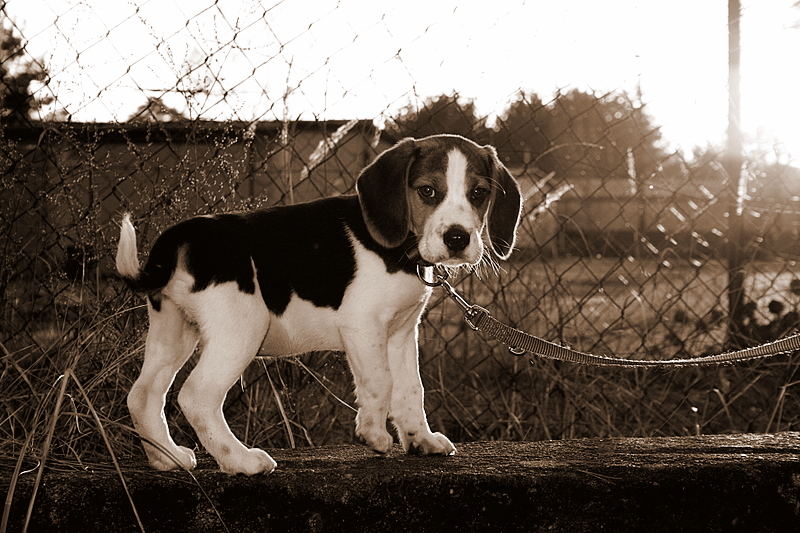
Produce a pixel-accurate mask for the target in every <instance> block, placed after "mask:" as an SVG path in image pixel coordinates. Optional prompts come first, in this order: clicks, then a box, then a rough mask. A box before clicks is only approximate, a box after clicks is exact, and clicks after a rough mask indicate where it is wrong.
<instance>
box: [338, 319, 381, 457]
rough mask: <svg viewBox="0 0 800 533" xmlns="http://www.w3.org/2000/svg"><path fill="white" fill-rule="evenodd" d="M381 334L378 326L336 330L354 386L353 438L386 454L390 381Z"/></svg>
mask: <svg viewBox="0 0 800 533" xmlns="http://www.w3.org/2000/svg"><path fill="white" fill-rule="evenodd" d="M385 331H386V328H385V326H384V327H383V328H381V327H379V326H378V325H374V327H370V326H366V327H358V328H353V327H346V328H342V329H341V331H340V334H341V336H342V342H343V343H344V348H345V352H346V353H347V362H348V364H349V365H350V371H351V372H352V373H353V381H354V383H355V387H356V404H357V405H358V414H356V436H358V437H359V438H360V439H362V440H363V441H364V442H366V444H367V446H369V447H370V448H372V449H373V450H375V451H376V452H379V453H386V452H388V451H389V448H391V446H392V442H393V439H392V436H391V435H390V434H389V432H388V431H386V417H387V416H388V414H389V397H390V395H391V391H392V380H391V375H390V374H389V363H388V358H387V356H386V333H385Z"/></svg>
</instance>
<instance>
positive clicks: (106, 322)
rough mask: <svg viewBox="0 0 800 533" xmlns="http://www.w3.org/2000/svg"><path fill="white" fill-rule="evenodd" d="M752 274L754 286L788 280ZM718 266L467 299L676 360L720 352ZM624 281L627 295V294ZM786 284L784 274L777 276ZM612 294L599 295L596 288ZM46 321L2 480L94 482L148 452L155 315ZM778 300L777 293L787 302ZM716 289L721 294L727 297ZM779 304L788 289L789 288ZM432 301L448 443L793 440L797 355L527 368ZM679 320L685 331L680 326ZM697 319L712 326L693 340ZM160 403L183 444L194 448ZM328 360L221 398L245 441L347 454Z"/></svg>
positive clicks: (613, 275)
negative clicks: (42, 469)
mask: <svg viewBox="0 0 800 533" xmlns="http://www.w3.org/2000/svg"><path fill="white" fill-rule="evenodd" d="M765 272H766V269H764V268H762V269H761V270H760V271H759V274H758V276H756V279H755V280H753V281H752V283H751V285H752V287H757V286H758V284H759V283H761V284H762V285H763V284H764V283H763V282H761V281H759V280H761V279H762V278H763V279H771V283H769V286H770V287H773V288H774V287H775V284H776V281H775V280H776V279H778V280H779V283H784V282H786V283H788V278H787V279H784V278H785V276H783V274H779V275H778V276H777V277H775V276H773V277H772V278H769V277H768V276H767V274H765ZM721 274H722V271H721V269H720V267H715V266H714V265H709V266H706V267H704V268H702V269H691V268H688V269H687V268H673V269H663V268H661V269H659V268H656V267H655V266H654V265H653V264H649V265H648V264H645V265H642V264H638V265H636V264H634V263H629V262H626V261H622V262H619V261H614V260H600V261H598V260H592V261H587V260H585V259H569V258H567V259H559V260H553V261H550V262H534V263H531V264H528V265H525V266H520V268H519V269H518V270H517V269H513V270H511V269H510V270H509V272H505V273H502V274H501V276H500V277H499V278H495V277H493V276H488V277H485V278H484V279H483V280H481V279H478V278H476V277H471V278H469V279H464V280H463V282H462V283H461V284H460V285H461V286H462V288H463V289H464V292H465V293H466V294H468V295H470V297H471V298H472V300H473V301H475V302H476V303H481V304H482V305H485V306H487V307H489V308H490V309H491V310H492V311H493V313H495V314H496V315H497V316H499V317H501V318H504V319H507V320H509V321H511V322H512V323H515V324H517V325H518V326H520V327H522V328H524V329H527V330H529V331H532V332H533V333H536V334H540V335H542V336H544V337H547V338H550V339H555V340H563V341H566V342H567V343H569V344H571V345H573V346H575V347H577V348H580V349H585V350H594V351H600V352H614V353H628V354H632V355H633V356H634V357H641V356H653V355H652V354H654V353H657V352H663V353H664V354H665V355H667V356H672V355H681V354H684V353H687V352H688V353H691V354H694V355H698V354H700V353H703V352H705V351H709V350H714V349H719V348H720V347H721V346H722V341H723V339H724V330H723V324H722V323H719V322H718V323H711V321H710V320H709V316H711V315H713V313H712V310H713V309H715V308H716V307H718V301H719V297H718V296H715V295H717V294H721V293H723V291H724V286H722V279H723V277H722V276H721ZM620 276H623V277H624V278H625V279H626V280H627V283H624V282H622V281H620ZM781 276H783V277H781ZM599 288H603V291H599V290H598V289H599ZM50 289H51V292H52V293H55V294H58V295H59V296H58V297H57V298H56V299H55V300H54V301H55V303H56V304H55V305H54V306H53V309H52V310H51V312H50V313H48V314H46V315H41V316H42V317H43V319H42V320H40V321H33V322H30V323H28V324H26V325H25V326H24V327H23V329H22V331H21V332H19V333H18V334H17V335H16V336H14V337H12V338H11V341H10V342H7V343H6V344H5V345H4V346H3V355H2V362H3V366H2V373H0V390H2V391H3V393H2V396H0V406H2V413H3V415H2V419H0V458H2V463H3V464H4V465H5V467H6V468H8V467H10V465H13V464H15V463H16V462H17V461H18V460H20V458H22V459H21V466H20V468H21V469H23V470H25V469H30V468H34V467H35V465H36V464H37V462H41V461H43V460H44V458H45V457H46V458H47V459H48V461H49V464H50V465H51V467H53V468H59V467H61V466H62V465H63V467H65V468H86V467H87V465H94V464H96V463H99V462H100V463H102V462H106V463H108V462H109V461H111V460H112V459H111V458H112V455H111V454H112V450H113V453H114V454H116V455H119V456H129V455H131V454H140V453H141V450H140V445H139V443H138V439H137V436H136V435H135V433H134V431H133V429H132V428H131V426H130V420H129V418H128V414H127V410H126V407H125V395H126V393H127V391H128V389H129V387H130V385H131V383H132V381H133V379H135V376H136V373H137V372H138V369H139V366H140V363H141V357H142V354H143V339H144V332H145V321H146V314H145V312H144V309H143V307H142V305H141V303H140V301H139V299H138V297H136V296H133V295H131V294H130V293H128V292H127V291H126V290H125V289H124V288H122V287H120V286H118V285H117V284H116V282H114V281H109V282H103V283H101V284H100V286H96V287H92V286H91V284H89V283H83V284H78V283H74V284H71V285H65V284H63V282H62V284H61V285H60V286H58V287H51V288H50ZM777 290H780V289H777ZM717 291H719V292H717ZM784 292H785V291H784ZM441 298H442V296H441V295H437V297H436V298H435V302H434V305H433V306H432V307H431V309H430V311H429V313H428V315H427V318H426V321H425V323H424V325H423V330H422V335H421V337H422V347H421V360H422V363H421V367H422V372H423V381H424V382H425V385H426V391H427V396H426V401H427V404H428V412H429V416H430V419H431V425H432V426H434V427H435V428H437V429H441V430H444V431H446V432H448V433H449V435H450V436H451V437H452V438H454V439H455V440H478V439H512V440H516V439H560V438H572V437H590V436H634V435H636V436H645V435H681V434H695V433H718V432H735V431H776V430H786V429H797V428H798V425H800V418H798V417H799V416H800V404H798V401H797V399H796V397H795V395H794V394H793V387H794V385H795V384H796V382H797V366H798V362H800V361H798V358H797V357H796V356H795V357H793V358H790V359H788V360H787V359H786V358H781V359H776V360H774V361H769V362H761V363H751V364H748V365H745V366H740V367H723V368H711V369H683V370H677V371H670V372H661V371H653V370H620V369H595V368H582V367H575V366H571V365H566V364H559V363H557V362H551V361H537V362H535V363H534V364H529V363H528V362H527V360H526V359H524V358H516V357H513V356H512V355H510V354H509V353H508V352H507V351H506V350H505V349H503V348H502V347H501V346H498V345H497V344H496V343H493V342H487V341H485V340H483V339H481V338H480V336H479V335H478V334H475V333H473V332H472V331H471V330H469V329H468V328H467V327H466V326H465V325H464V324H463V323H462V322H461V321H460V318H459V315H458V312H457V309H455V307H454V306H453V305H452V304H451V303H450V302H449V301H448V302H445V301H443V300H442V299H441ZM676 309H685V313H686V314H688V316H689V317H690V318H691V319H687V318H686V317H683V318H682V319H681V320H677V321H676V320H674V319H672V318H670V315H671V314H674V312H675V310H676ZM698 320H706V321H707V322H709V324H707V327H705V328H699V327H698V325H697V322H698ZM191 366H192V362H190V363H189V364H188V365H187V368H186V369H184V370H183V371H181V373H180V374H179V376H178V378H177V381H176V385H175V387H173V392H171V393H170V395H169V398H168V405H167V417H168V419H169V422H170V425H171V427H172V428H173V433H174V435H175V439H176V440H177V441H178V442H179V443H182V444H187V445H189V446H192V445H193V444H194V443H195V436H194V434H193V432H192V430H191V428H189V427H188V425H187V424H186V422H185V420H184V419H183V417H182V415H181V414H180V412H179V410H178V409H177V406H176V401H175V397H176V393H175V391H176V390H178V389H179V387H180V384H181V382H182V381H183V379H185V376H186V372H187V371H188V369H189V368H190V367H191ZM351 388H352V387H351V379H350V376H349V374H348V371H347V368H346V363H345V361H344V358H343V357H341V356H340V355H338V354H333V353H318V354H312V355H309V356H306V357H303V358H298V359H286V360H272V359H260V360H258V361H257V362H255V363H254V364H253V365H251V366H250V368H249V369H248V370H247V372H246V373H245V375H244V376H243V377H242V380H241V382H240V384H239V385H238V386H236V387H234V388H233V389H232V390H231V392H230V393H229V395H228V400H227V402H226V412H227V416H228V419H229V421H230V423H231V426H232V427H233V429H234V431H235V432H236V433H237V434H238V435H239V436H240V437H241V438H243V440H244V441H246V442H247V443H248V444H250V445H257V446H262V447H266V448H271V447H285V446H292V447H294V446H306V445H320V444H329V443H343V442H352V441H353V429H352V428H353V418H354V412H353V408H352V405H353V397H352V392H351Z"/></svg>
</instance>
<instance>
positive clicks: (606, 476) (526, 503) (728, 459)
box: [0, 433, 800, 531]
mask: <svg viewBox="0 0 800 533" xmlns="http://www.w3.org/2000/svg"><path fill="white" fill-rule="evenodd" d="M272 452H273V456H274V457H275V459H276V460H277V461H278V470H276V471H275V472H274V473H273V474H271V475H268V476H256V477H251V478H247V477H243V476H227V475H225V474H221V473H219V472H218V471H217V470H216V468H215V465H214V464H213V461H212V460H211V459H210V458H209V457H208V456H203V455H201V461H200V465H199V468H198V470H197V471H195V472H194V475H193V476H190V475H189V474H187V473H185V472H177V473H168V474H164V473H156V472H153V471H150V470H148V469H146V468H145V467H144V466H143V465H142V464H141V463H140V462H138V461H135V460H132V459H131V460H128V461H123V469H124V475H125V479H126V481H127V484H128V487H129V489H130V491H131V494H132V498H133V501H134V502H135V505H136V509H137V511H138V514H139V516H140V518H141V521H142V523H143V525H144V528H145V530H147V531H224V530H225V529H226V528H227V529H228V530H230V531H265V530H276V531H286V530H290V531H323V530H325V531H343V530H348V531H372V530H384V531H386V530H390V531H391V530H395V529H400V528H402V529H403V530H413V529H414V528H417V529H420V530H433V529H437V530H442V529H445V530H455V529H458V528H461V529H465V530H476V529H484V528H493V529H496V530H498V531H507V530H525V531H543V530H550V531H553V530H555V531H566V530H569V531H590V530H592V531H594V530H598V529H606V530H643V529H646V530H648V531H675V530H679V529H681V530H687V529H689V530H691V529H701V530H704V531H722V530H731V529H734V530H746V531H758V530H769V531H776V530H786V531H790V530H798V528H800V433H782V434H774V435H727V436H699V437H670V438H645V439H580V440H567V441H546V442H477V443H466V444H461V445H460V446H459V451H458V454H457V455H455V456H454V457H415V456H407V455H404V454H403V453H402V452H401V450H399V448H395V449H393V450H392V451H391V452H390V453H389V454H388V455H386V456H381V455H375V454H373V453H372V452H370V451H368V450H367V449H365V448H362V447H358V446H331V447H320V448H304V449H297V450H273V451H272ZM9 466H10V465H8V464H5V465H3V469H2V470H0V472H2V473H3V474H4V477H5V478H6V479H8V478H9V477H10V471H9V470H8V467H9ZM34 476H35V474H34V473H28V474H25V475H23V476H21V477H20V479H19V481H18V483H17V486H16V489H15V496H14V502H13V505H12V507H11V523H10V528H9V531H15V530H18V529H19V528H20V526H21V524H22V520H23V518H24V515H25V509H26V508H27V505H28V502H29V500H30V494H31V490H32V487H33V479H34ZM4 484H5V483H4ZM33 509H34V510H33V516H32V519H31V527H30V530H32V531H40V530H47V531H57V530H70V531H73V530H83V531H93V530H105V531H135V530H136V529H137V525H136V520H135V518H134V514H133V511H132V508H131V504H130V502H129V501H128V499H127V498H126V496H125V493H124V491H123V489H122V485H121V483H120V481H119V477H118V475H117V474H116V473H115V472H114V470H113V469H112V468H111V467H110V466H105V467H97V468H95V469H93V470H91V471H83V472H74V471H73V472H68V471H50V472H48V473H46V474H45V476H44V481H43V484H42V486H41V487H40V488H39V491H38V495H37V498H36V502H35V505H34V508H33Z"/></svg>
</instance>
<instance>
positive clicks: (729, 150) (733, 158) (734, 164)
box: [725, 0, 746, 345]
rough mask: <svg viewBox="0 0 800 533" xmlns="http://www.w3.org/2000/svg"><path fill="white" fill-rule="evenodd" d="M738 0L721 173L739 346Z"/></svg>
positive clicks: (731, 324)
mask: <svg viewBox="0 0 800 533" xmlns="http://www.w3.org/2000/svg"><path fill="white" fill-rule="evenodd" d="M740 19H741V5H740V0H728V131H727V147H726V154H725V171H726V174H727V177H728V191H729V205H728V251H727V259H728V344H732V345H741V344H742V342H743V341H745V340H746V339H745V338H744V337H745V335H744V332H743V331H742V317H741V316H740V315H741V309H742V304H743V300H744V274H745V273H744V264H743V260H742V247H743V242H742V239H743V231H742V214H743V209H742V207H743V202H744V197H743V192H744V191H742V190H741V186H740V185H741V179H742V133H741V125H740V118H741V94H740V89H739V81H740V71H739V63H740V53H739V52H740V48H739V46H740V38H739V28H740V26H739V22H740Z"/></svg>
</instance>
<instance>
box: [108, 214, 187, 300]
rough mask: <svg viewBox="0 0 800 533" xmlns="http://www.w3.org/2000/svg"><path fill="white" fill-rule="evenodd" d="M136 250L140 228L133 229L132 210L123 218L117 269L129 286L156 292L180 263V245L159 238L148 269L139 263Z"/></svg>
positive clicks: (147, 266)
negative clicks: (137, 230) (137, 231)
mask: <svg viewBox="0 0 800 533" xmlns="http://www.w3.org/2000/svg"><path fill="white" fill-rule="evenodd" d="M138 255H139V254H138V251H137V250H136V230H135V229H134V228H133V223H132V222H131V215H130V213H125V215H124V216H123V217H122V225H121V227H120V233H119V244H118V245H117V257H116V263H117V272H118V273H119V275H120V277H121V278H122V279H124V280H125V282H126V283H127V284H128V286H129V287H130V288H131V289H133V290H135V291H147V292H152V291H156V290H158V289H161V288H162V287H164V286H165V285H166V284H167V282H169V278H170V277H171V276H172V273H173V272H174V271H175V266H176V264H177V247H176V246H175V243H173V242H171V240H170V239H164V238H163V236H162V237H161V238H159V239H158V240H157V241H156V243H155V244H154V245H153V249H152V250H151V252H150V259H149V260H148V261H147V264H146V265H145V266H144V268H140V266H139V257H138Z"/></svg>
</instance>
